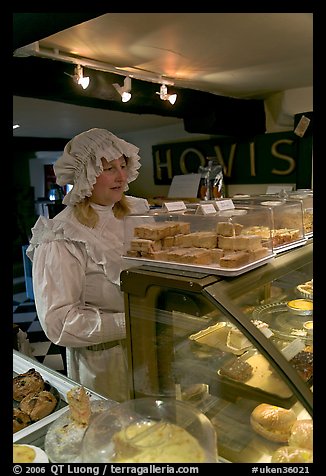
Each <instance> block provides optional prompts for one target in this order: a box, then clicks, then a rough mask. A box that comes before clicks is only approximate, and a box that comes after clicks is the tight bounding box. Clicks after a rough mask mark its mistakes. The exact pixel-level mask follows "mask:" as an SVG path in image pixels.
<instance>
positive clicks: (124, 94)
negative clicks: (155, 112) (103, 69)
mask: <svg viewBox="0 0 326 476" xmlns="http://www.w3.org/2000/svg"><path fill="white" fill-rule="evenodd" d="M112 86H113V87H114V88H115V89H116V90H117V91H118V93H119V94H120V96H121V101H122V102H128V101H129V100H130V99H131V93H130V91H131V79H130V77H129V76H126V77H125V80H124V82H123V86H120V85H119V84H117V83H114V84H112Z"/></svg>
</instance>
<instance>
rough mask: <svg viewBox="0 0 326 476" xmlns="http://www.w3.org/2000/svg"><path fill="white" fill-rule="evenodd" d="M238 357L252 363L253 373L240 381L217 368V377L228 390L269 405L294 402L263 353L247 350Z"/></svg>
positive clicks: (289, 405)
mask: <svg viewBox="0 0 326 476" xmlns="http://www.w3.org/2000/svg"><path fill="white" fill-rule="evenodd" d="M238 358H239V359H241V360H245V361H246V362H248V363H249V364H251V365H252V367H253V369H254V370H253V375H252V377H251V378H250V379H249V380H247V381H246V382H241V381H238V380H235V379H232V378H231V377H228V376H226V375H223V374H222V373H221V369H218V370H217V375H218V378H219V380H220V382H221V384H224V385H225V386H226V389H227V390H228V391H229V392H232V393H233V394H235V395H237V396H238V397H239V396H243V397H244V398H248V399H251V400H256V401H260V402H264V403H270V404H271V405H278V406H283V407H284V408H290V407H292V405H293V404H294V403H295V402H296V397H295V395H294V394H293V393H292V391H291V389H290V388H289V387H288V386H287V385H286V383H285V382H284V381H283V380H281V378H280V377H279V376H278V375H277V374H276V372H275V371H274V370H273V369H272V367H270V365H269V362H268V360H267V359H266V358H265V357H264V356H263V355H261V354H260V353H259V352H257V351H256V350H249V351H247V352H245V353H244V354H242V355H241V356H240V357H238Z"/></svg>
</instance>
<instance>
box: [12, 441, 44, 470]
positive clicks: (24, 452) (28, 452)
mask: <svg viewBox="0 0 326 476" xmlns="http://www.w3.org/2000/svg"><path fill="white" fill-rule="evenodd" d="M48 462H49V458H48V457H47V455H46V453H45V451H43V450H42V449H41V448H39V447H38V446H34V445H25V444H24V445H18V444H14V445H13V463H48ZM36 472H37V471H36Z"/></svg>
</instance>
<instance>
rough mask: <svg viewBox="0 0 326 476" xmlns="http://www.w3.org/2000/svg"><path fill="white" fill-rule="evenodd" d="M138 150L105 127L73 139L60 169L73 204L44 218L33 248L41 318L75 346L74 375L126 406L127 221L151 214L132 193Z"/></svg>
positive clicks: (62, 341)
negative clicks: (123, 274)
mask: <svg viewBox="0 0 326 476" xmlns="http://www.w3.org/2000/svg"><path fill="white" fill-rule="evenodd" d="M138 151H139V149H138V148H137V147H135V146H134V145H132V144H129V143H128V142H125V141H124V140H122V139H119V138H118V137H116V136H115V135H113V134H112V133H111V132H109V131H107V130H105V129H97V128H95V129H90V130H89V131H86V132H83V133H81V134H79V135H77V136H76V137H74V138H73V139H72V140H70V141H69V142H68V144H67V145H66V146H65V148H64V153H63V155H62V156H61V157H60V158H59V159H58V160H57V162H56V163H55V164H54V171H55V175H56V180H57V183H58V185H60V186H64V185H67V184H71V185H73V187H72V189H71V191H70V192H69V193H68V194H67V195H66V196H65V197H64V200H63V203H64V204H65V205H67V206H66V208H65V209H64V210H63V211H61V212H60V213H59V214H58V215H56V216H55V217H54V218H53V219H46V218H44V217H42V216H40V217H39V218H38V220H37V222H36V224H35V226H34V227H33V229H32V233H33V235H32V239H31V241H30V245H29V247H28V249H27V255H28V256H29V258H30V259H31V260H32V262H33V269H32V276H33V288H34V295H35V305H36V310H37V314H38V318H39V320H40V323H41V325H42V327H43V329H44V332H45V333H46V335H47V337H48V338H49V340H51V341H52V342H54V343H55V344H57V345H61V346H65V347H66V348H67V352H66V358H67V373H68V376H69V377H70V378H72V379H73V380H75V381H77V382H79V383H80V384H82V385H85V386H86V387H88V388H90V389H92V390H94V391H96V392H98V393H100V394H101V395H104V396H106V397H109V398H111V399H113V400H116V401H119V402H121V401H124V400H126V399H128V398H129V393H128V375H127V358H126V353H125V344H124V343H125V337H126V330H125V315H124V300H123V293H122V292H121V291H120V273H121V270H122V269H123V260H122V254H123V247H124V220H123V218H124V216H126V215H128V214H131V213H145V212H147V211H148V209H149V206H148V203H147V200H145V199H142V198H136V197H132V196H126V195H124V192H125V191H126V190H128V183H130V182H131V181H133V180H135V179H136V177H137V176H138V173H139V172H138V169H139V167H140V163H139V160H140V157H139V156H138Z"/></svg>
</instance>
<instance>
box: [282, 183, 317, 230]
mask: <svg viewBox="0 0 326 476" xmlns="http://www.w3.org/2000/svg"><path fill="white" fill-rule="evenodd" d="M287 199H288V200H299V201H301V203H302V211H303V228H304V233H305V236H306V237H311V236H312V234H313V226H314V223H313V222H314V194H313V191H312V190H310V189H301V190H295V191H291V192H287Z"/></svg>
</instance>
